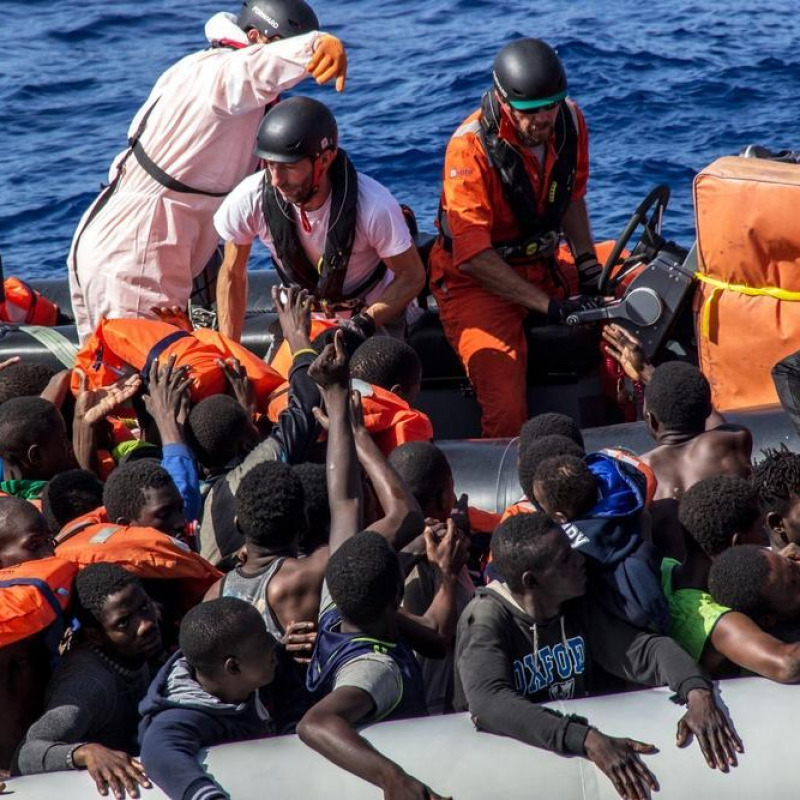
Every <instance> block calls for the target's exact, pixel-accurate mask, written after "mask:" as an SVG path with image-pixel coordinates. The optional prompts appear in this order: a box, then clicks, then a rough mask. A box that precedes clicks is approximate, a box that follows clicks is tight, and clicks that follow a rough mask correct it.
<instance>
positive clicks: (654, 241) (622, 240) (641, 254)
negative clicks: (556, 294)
mask: <svg viewBox="0 0 800 800" xmlns="http://www.w3.org/2000/svg"><path fill="white" fill-rule="evenodd" d="M668 203H669V186H666V185H665V184H661V185H660V186H656V187H655V189H652V190H651V191H650V193H649V194H648V195H647V197H645V199H644V200H642V202H641V203H639V207H638V208H637V209H636V211H634V212H633V216H631V218H630V219H629V220H628V224H627V225H626V226H625V228H624V230H623V231H622V233H621V234H620V235H619V238H618V239H617V241H616V244H615V245H614V249H613V250H612V251H611V252H610V253H609V255H608V258H607V259H606V263H605V265H604V266H603V271H602V273H601V274H600V279H599V281H598V283H597V288H598V293H599V294H600V296H601V297H603V296H605V295H609V294H613V292H614V289H616V288H617V286H619V284H620V282H621V281H622V279H623V278H624V277H625V276H626V275H627V274H628V273H629V272H631V271H632V270H634V269H635V268H636V267H637V266H638V265H639V264H641V262H642V261H650V260H652V258H653V257H654V256H655V255H656V253H658V251H659V250H660V249H661V245H662V244H663V241H664V240H663V239H662V238H661V222H662V219H663V217H664V211H666V208H667V204H668ZM651 209H652V213H650V212H651ZM648 214H650V216H649V217H648ZM640 225H643V226H644V230H643V231H642V235H641V236H640V237H639V241H638V242H636V246H635V247H634V248H633V250H632V251H631V254H630V256H628V257H627V258H626V259H625V260H624V261H622V269H620V271H619V272H618V273H617V274H616V275H615V276H614V277H613V278H611V271H612V270H613V269H614V267H615V266H616V265H617V264H618V263H619V262H620V255H622V251H623V250H624V249H625V248H626V247H627V245H628V242H629V241H630V240H631V238H632V237H633V234H634V232H635V231H636V229H637V228H638V227H639V226H640Z"/></svg>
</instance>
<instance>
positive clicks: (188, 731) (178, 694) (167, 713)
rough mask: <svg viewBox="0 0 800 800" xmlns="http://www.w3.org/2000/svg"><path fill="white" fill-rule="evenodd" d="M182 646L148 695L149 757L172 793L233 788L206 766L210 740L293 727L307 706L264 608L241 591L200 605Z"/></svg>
mask: <svg viewBox="0 0 800 800" xmlns="http://www.w3.org/2000/svg"><path fill="white" fill-rule="evenodd" d="M179 643H180V650H178V651H177V652H176V653H175V654H174V655H173V656H172V657H171V658H170V659H169V661H168V662H167V663H166V664H165V665H164V666H163V667H162V668H161V670H160V671H159V673H158V675H157V676H156V678H155V680H154V681H153V683H152V685H151V686H150V689H149V691H148V693H147V697H146V698H145V699H144V700H143V701H142V703H141V705H140V707H139V710H140V713H141V715H142V721H141V724H140V727H139V738H140V740H141V743H142V763H143V764H144V767H145V769H146V770H147V772H148V774H149V775H150V777H151V778H152V780H153V781H154V782H155V783H156V784H158V786H160V787H161V789H162V790H163V791H164V793H165V794H166V795H167V796H169V797H171V798H182V799H183V800H222V798H227V797H228V795H227V793H225V792H224V791H223V789H222V788H221V787H220V786H219V784H218V783H217V782H216V781H215V780H214V778H213V777H212V776H210V775H208V774H207V773H206V772H205V770H204V769H203V768H202V767H201V766H200V764H199V763H198V759H197V753H198V752H199V751H200V750H201V749H202V748H204V747H211V746H213V745H217V744H224V743H226V742H238V741H241V740H243V739H254V738H259V737H262V736H270V735H274V734H276V733H290V732H292V730H293V729H294V723H295V722H296V721H297V719H298V718H299V717H300V715H301V714H302V712H303V710H304V709H305V707H306V705H307V704H306V701H305V695H304V692H303V691H302V687H300V685H299V683H298V682H297V679H296V678H295V677H294V671H293V668H292V667H291V662H290V661H289V660H288V658H287V656H286V654H285V653H284V652H283V648H281V647H280V646H279V645H278V644H277V643H276V641H275V638H274V637H273V636H271V635H270V634H269V633H268V632H267V630H266V628H265V627H264V621H263V619H262V617H261V616H260V615H259V613H258V612H257V611H256V610H255V609H254V608H253V607H252V606H251V605H250V604H249V603H245V602H244V601H242V600H237V599H236V598H234V597H220V598H217V599H216V600H212V601H210V602H208V603H201V604H200V605H199V606H195V607H194V608H193V609H192V610H191V611H189V613H188V614H187V615H186V617H185V618H184V620H183V622H182V624H181V631H180V642H179Z"/></svg>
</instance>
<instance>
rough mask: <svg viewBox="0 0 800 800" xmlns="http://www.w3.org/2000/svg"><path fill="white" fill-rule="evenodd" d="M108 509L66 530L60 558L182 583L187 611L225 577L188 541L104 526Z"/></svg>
mask: <svg viewBox="0 0 800 800" xmlns="http://www.w3.org/2000/svg"><path fill="white" fill-rule="evenodd" d="M104 516H105V509H102V508H101V509H97V510H96V511H93V512H91V513H90V514H86V515H84V516H83V517H80V518H78V519H77V520H74V521H73V522H71V523H69V524H68V525H66V526H65V527H64V528H62V529H61V532H60V533H59V534H58V536H57V537H56V541H57V544H56V555H58V556H59V558H63V559H66V560H67V561H71V562H72V563H73V564H75V565H76V566H77V567H78V568H79V569H83V568H84V567H87V566H88V565H89V564H96V563H99V562H104V561H105V562H110V563H112V564H118V565H119V566H121V567H123V568H125V569H127V570H128V571H129V572H131V573H133V574H134V575H136V576H137V577H138V578H142V579H144V580H150V579H156V580H175V581H179V582H180V583H181V589H182V597H183V600H184V601H185V608H187V609H188V608H191V607H192V606H194V605H196V604H197V603H199V602H200V601H201V600H202V599H203V596H204V595H205V593H206V592H207V591H208V589H209V588H210V587H211V585H212V584H214V583H216V582H217V581H218V580H219V579H220V578H221V577H222V573H221V572H220V571H219V570H218V569H217V568H216V567H213V566H211V564H209V563H208V561H206V560H205V559H204V558H203V557H202V556H200V555H199V554H198V553H194V552H192V551H191V550H190V549H189V547H188V546H187V545H185V544H184V543H183V542H180V541H178V540H177V539H174V538H173V537H172V536H167V534H166V533H162V532H161V531H157V530H156V529H155V528H142V527H137V526H133V525H115V524H114V523H112V522H108V521H107V520H106V521H102V518H103V517H104Z"/></svg>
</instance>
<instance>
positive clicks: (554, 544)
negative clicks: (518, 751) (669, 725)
mask: <svg viewBox="0 0 800 800" xmlns="http://www.w3.org/2000/svg"><path fill="white" fill-rule="evenodd" d="M492 551H493V553H494V559H495V564H496V567H497V569H498V571H499V572H500V574H502V575H503V576H504V578H505V583H500V582H499V581H495V582H493V583H491V584H490V585H489V586H487V587H486V588H485V589H479V590H478V593H477V596H476V597H475V599H474V600H473V601H472V603H470V605H469V606H468V607H467V609H466V610H465V611H464V613H463V614H462V615H461V620H460V621H459V625H458V634H457V639H456V666H457V676H456V708H458V709H461V710H469V712H470V713H471V715H472V717H473V719H474V721H475V723H476V725H477V726H478V728H479V729H480V730H486V731H488V732H490V733H497V734H502V735H505V736H511V737H513V738H515V739H519V740H521V741H523V742H525V743H527V744H531V745H534V746H536V747H544V748H546V749H549V750H553V751H555V752H558V753H563V754H572V755H579V756H585V757H586V758H588V759H589V760H591V761H593V762H594V763H595V764H596V765H597V767H599V768H600V769H601V770H602V771H603V772H605V773H606V775H608V777H609V778H610V779H611V781H612V782H613V784H614V787H615V788H616V790H617V791H618V792H619V793H620V795H622V796H623V797H630V796H633V797H644V796H647V793H648V791H649V790H651V789H656V788H657V786H658V784H657V782H656V779H655V777H654V776H653V774H652V773H651V772H650V770H648V769H647V768H646V767H645V766H644V764H643V763H642V762H641V759H640V757H639V754H640V753H648V752H652V751H653V749H654V748H653V746H652V745H647V744H644V743H642V742H636V741H633V740H631V739H618V738H612V737H609V736H606V735H605V734H603V733H601V732H600V731H598V730H597V729H595V728H592V727H591V726H590V725H589V724H588V723H587V721H586V720H584V719H582V718H577V717H575V716H571V715H567V716H565V715H562V714H560V713H559V712H557V711H553V710H551V709H547V708H542V707H540V706H539V705H537V704H538V703H539V702H543V701H546V700H566V699H569V698H573V697H582V696H585V695H586V694H588V693H590V692H591V689H592V681H591V678H592V665H593V662H594V661H595V660H596V661H597V662H598V664H600V665H601V666H602V667H603V668H604V669H605V670H607V671H608V672H610V673H612V674H614V675H617V676H619V677H622V678H625V679H626V680H632V681H635V682H637V683H642V684H645V685H649V686H659V685H663V684H665V683H667V684H669V686H670V688H671V689H672V690H673V691H675V692H676V693H677V694H678V696H679V697H680V699H681V700H682V701H683V702H686V703H687V705H688V711H687V713H686V714H685V715H684V717H683V718H682V719H681V721H680V722H679V724H678V745H679V746H683V745H684V744H686V743H687V741H688V739H689V736H690V734H691V733H694V734H695V735H696V736H697V737H698V740H699V743H700V747H701V749H702V751H703V754H704V756H705V758H706V761H707V763H708V765H709V766H710V767H712V768H719V769H720V770H722V771H723V772H727V771H728V769H729V767H730V766H735V765H736V751H739V752H741V743H740V742H739V740H738V737H736V735H735V733H734V732H733V729H732V728H731V727H730V725H729V723H728V721H727V719H726V718H725V715H724V714H723V712H722V711H721V710H720V709H719V707H718V706H717V705H716V703H715V701H714V697H713V694H712V684H711V682H710V680H709V679H708V678H707V677H706V675H705V674H704V673H703V671H702V670H701V669H700V668H699V667H698V666H697V665H696V664H695V663H694V662H693V661H692V659H691V658H689V656H688V655H687V654H686V653H685V652H684V651H683V650H681V649H680V647H678V645H676V644H675V643H674V642H673V641H672V640H671V639H669V638H667V637H665V636H657V635H655V634H651V633H648V632H646V631H642V630H639V629H636V628H633V627H631V626H630V625H628V624H627V623H625V622H623V621H621V620H619V619H616V618H614V617H611V616H609V615H608V614H607V613H606V612H605V611H604V610H603V608H602V607H601V606H600V605H599V604H597V603H592V602H587V601H586V600H585V599H583V598H584V596H585V593H586V572H585V565H584V560H583V556H582V555H580V553H579V552H578V551H577V550H575V549H573V548H572V547H570V542H569V539H568V538H567V536H566V534H565V533H564V532H563V530H561V528H560V527H559V526H558V525H557V524H556V523H555V522H553V521H552V520H550V519H549V518H548V517H546V516H545V515H544V514H520V515H518V516H516V517H513V518H511V519H508V520H506V521H505V522H504V523H502V524H501V525H500V527H499V528H498V529H497V531H496V532H495V535H494V538H493V541H492Z"/></svg>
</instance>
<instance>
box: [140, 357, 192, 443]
mask: <svg viewBox="0 0 800 800" xmlns="http://www.w3.org/2000/svg"><path fill="white" fill-rule="evenodd" d="M175 361H176V358H175V356H174V355H173V356H170V357H169V359H168V360H167V363H166V365H162V364H161V363H160V362H159V361H158V359H156V360H155V361H154V362H153V364H152V366H151V367H150V379H149V382H148V387H147V394H146V395H145V396H144V405H145V408H146V409H147V412H148V413H149V414H150V416H152V417H153V419H154V420H155V422H156V425H157V426H158V430H159V433H160V434H161V441H162V444H167V442H168V441H182V439H183V433H182V430H181V429H182V426H183V423H184V422H185V420H186V416H187V415H188V410H189V387H190V386H191V385H192V377H191V375H190V374H189V372H190V370H189V367H188V366H186V365H184V366H182V367H178V368H177V369H175ZM176 426H177V427H176Z"/></svg>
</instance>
